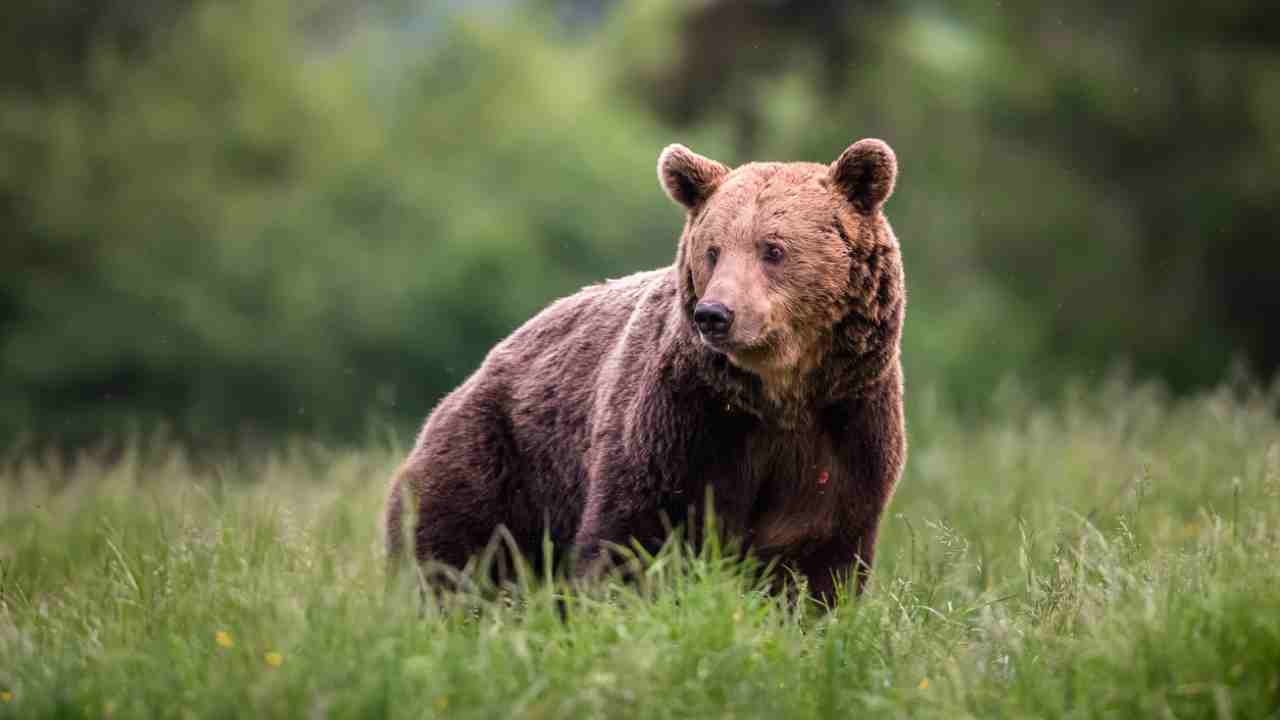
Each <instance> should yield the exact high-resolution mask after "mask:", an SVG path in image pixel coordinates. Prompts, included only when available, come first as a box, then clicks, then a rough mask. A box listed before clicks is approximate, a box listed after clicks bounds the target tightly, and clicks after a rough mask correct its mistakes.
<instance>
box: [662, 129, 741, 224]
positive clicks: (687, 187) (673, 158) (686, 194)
mask: <svg viewBox="0 0 1280 720" xmlns="http://www.w3.org/2000/svg"><path fill="white" fill-rule="evenodd" d="M728 174H729V168H727V167H725V166H724V165H721V164H720V163H718V162H716V161H715V160H712V159H711V158H705V157H702V156H701V155H699V154H698V153H696V152H694V151H692V150H690V149H689V148H687V147H685V146H683V145H668V146H667V147H666V148H665V149H664V150H663V151H662V154H661V155H659V156H658V181H659V182H661V183H662V189H663V190H666V191H667V195H668V196H670V198H671V199H672V200H675V201H676V202H678V203H680V204H681V205H683V206H685V207H687V208H689V209H690V210H692V209H693V208H695V207H697V206H698V205H699V204H701V203H702V201H703V200H706V199H707V197H708V196H710V195H711V192H712V191H713V190H715V189H716V186H717V185H719V184H720V180H721V179H723V178H724V176H725V175H728Z"/></svg>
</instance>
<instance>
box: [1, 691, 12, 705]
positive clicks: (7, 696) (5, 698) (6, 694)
mask: <svg viewBox="0 0 1280 720" xmlns="http://www.w3.org/2000/svg"><path fill="white" fill-rule="evenodd" d="M0 702H13V691H12V690H0Z"/></svg>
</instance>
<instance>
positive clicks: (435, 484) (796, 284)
mask: <svg viewBox="0 0 1280 720" xmlns="http://www.w3.org/2000/svg"><path fill="white" fill-rule="evenodd" d="M896 174H897V166H896V160H895V158H894V154H893V151H892V150H890V149H889V146H888V145H886V144H884V143H883V142H881V141H878V140H863V141H860V142H858V143H855V144H854V145H852V146H850V147H849V148H848V149H847V150H846V151H845V152H844V153H843V154H842V155H841V156H840V157H839V159H837V160H836V162H834V163H832V164H831V165H830V166H827V165H818V164H813V163H751V164H747V165H744V166H741V167H739V168H736V169H733V170H730V169H729V168H727V167H725V166H723V165H721V164H719V163H717V162H715V161H712V160H709V159H707V158H704V157H701V156H699V155H697V154H695V153H693V152H691V151H689V150H688V149H687V148H684V147H683V146H679V145H672V146H670V147H668V148H667V149H666V150H664V151H663V153H662V155H661V157H660V158H659V165H658V175H659V179H660V181H661V183H662V185H663V187H664V188H665V189H666V191H667V193H668V194H669V195H670V196H671V197H672V199H673V200H675V201H676V202H678V203H680V204H681V205H683V206H684V207H685V209H686V210H687V212H688V216H687V221H686V224H685V228H684V231H683V233H682V235H681V238H680V243H679V248H678V252H677V256H676V261H675V263H674V264H673V265H671V266H669V267H666V268H663V269H661V270H656V271H652V272H645V273H639V274H636V275H632V276H630V277H627V278H623V279H621V280H612V281H609V282H606V283H603V284H600V285H594V286H591V287H587V288H585V289H583V290H582V291H581V292H579V293H577V294H575V295H572V296H570V297H567V298H564V299H562V300H559V301H557V302H555V303H554V304H552V305H551V306H550V307H548V308H547V309H545V310H543V311H542V312H541V313H539V314H538V315H537V316H535V317H534V318H533V319H532V320H530V321H529V322H527V323H525V324H524V325H523V326H522V327H521V328H519V329H518V330H516V331H515V332H514V333H513V334H512V335H511V336H510V337H508V338H507V339H506V340H504V341H502V342H501V343H499V344H498V345H497V346H496V347H495V348H494V349H493V350H492V351H491V352H490V353H489V355H488V357H487V358H486V359H485V361H484V363H483V364H482V365H481V367H480V368H479V369H478V370H477V371H476V372H475V374H473V375H472V376H471V377H470V378H469V379H467V380H466V382H464V383H463V384H462V385H461V386H460V387H459V388H458V389H456V390H455V391H454V392H453V393H451V394H450V395H448V396H447V397H446V398H445V399H444V400H443V401H442V402H441V403H440V404H439V406H438V407H436V409H435V410H434V412H432V413H431V416H430V417H429V418H428V419H427V422H426V424H425V426H424V427H423V429H422V432H421V434H420V435H419V437H418V440H417V444H416V446H415V447H414V449H413V451H412V452H411V453H410V455H409V457H408V459H407V460H406V461H405V463H404V465H403V467H402V468H401V469H400V471H399V472H398V473H397V475H396V476H395V478H394V479H393V480H392V485H391V493H390V496H389V500H388V503H387V513H386V518H385V522H386V529H387V549H388V553H389V554H390V555H391V556H392V557H393V558H395V557H398V556H399V555H400V553H401V552H402V550H401V545H402V544H403V539H402V529H401V514H402V512H401V511H402V508H401V504H402V502H403V501H404V499H403V498H402V493H407V499H408V501H409V502H410V503H412V506H413V508H414V509H415V510H416V526H415V528H414V531H413V543H414V555H415V557H416V558H417V559H418V561H419V562H425V561H427V560H432V561H436V562H441V563H445V564H446V565H450V566H454V567H462V566H463V565H464V564H465V563H466V562H467V560H468V559H469V558H471V557H473V556H474V555H475V554H476V553H478V552H479V551H480V550H481V549H482V548H484V547H485V546H486V545H487V544H488V543H489V542H490V540H491V538H492V537H493V536H494V533H495V531H496V530H497V528H498V527H499V526H504V527H505V528H506V529H507V530H509V531H510V533H511V535H512V537H513V538H514V539H515V541H516V543H517V544H518V545H519V546H520V548H521V549H522V551H523V552H524V553H525V554H526V555H527V556H528V557H529V558H530V559H531V560H533V561H535V562H536V561H538V560H539V559H540V557H539V550H538V549H539V547H540V543H541V541H542V538H543V537H544V533H545V534H546V536H548V537H549V538H550V540H551V541H552V543H553V544H554V547H555V549H556V551H557V555H558V556H560V557H575V558H576V560H577V563H576V568H577V569H578V572H590V568H592V567H598V565H599V562H600V558H602V557H603V554H602V551H603V550H604V548H605V547H606V546H607V545H609V544H613V543H616V544H628V543H629V542H631V541H632V540H633V539H634V540H636V541H639V542H640V543H642V544H644V545H647V546H650V547H653V546H655V545H657V544H659V543H660V542H661V541H662V540H663V539H664V538H665V535H666V533H667V530H668V527H669V524H680V523H682V522H688V521H691V520H692V519H693V517H694V515H693V514H696V513H697V512H698V511H699V510H700V509H701V508H700V505H701V503H702V500H703V498H704V497H706V496H707V493H706V491H707V490H708V489H710V490H711V491H712V493H711V495H712V497H714V501H715V505H716V507H715V511H716V514H717V518H718V521H719V523H720V526H721V527H722V528H723V529H724V530H725V531H726V532H728V533H730V534H732V535H734V536H736V537H738V538H740V539H741V540H742V541H743V543H744V545H745V547H746V548H747V549H748V550H750V551H752V552H753V553H755V554H756V555H757V556H758V557H761V558H763V559H774V558H776V559H778V560H779V561H781V563H782V564H783V565H785V566H788V567H790V568H792V569H794V570H796V571H798V572H800V573H803V575H804V576H806V577H807V579H808V583H809V587H810V590H811V592H812V593H813V594H814V595H815V596H816V597H818V598H820V599H826V600H830V599H831V598H832V597H833V590H834V588H835V586H836V583H839V582H843V581H844V580H846V579H848V578H850V577H851V573H856V589H857V590H859V591H860V590H861V589H862V587H863V585H864V583H865V580H866V577H867V572H868V571H869V570H870V568H871V564H872V560H873V557H874V553H875V545H876V535H877V529H878V526H879V522H880V517H881V515H882V513H883V511H884V509H885V506H886V505H887V503H888V502H889V499H890V497H891V495H892V494H893V489H894V485H895V483H896V482H897V480H898V477H899V474H900V472H901V470H902V466H903V463H904V461H905V457H906V446H905V434H904V427H903V409H902V371H901V365H900V362H899V339H900V336H901V331H902V321H903V313H904V308H905V302H906V295H905V285H904V280H903V273H902V264H901V260H900V256H899V250H898V242H897V239H896V238H895V237H894V234H893V231H892V230H891V229H890V227H889V223H888V221H887V220H886V219H885V217H884V214H883V212H882V207H883V203H884V201H885V200H886V199H887V198H888V197H889V194H890V193H891V192H892V190H893V184H894V181H895V179H896ZM712 300H714V301H715V302H718V303H722V304H724V305H725V306H727V307H731V308H733V309H734V314H735V318H736V319H734V320H733V325H732V329H731V332H730V333H729V335H728V337H726V338H723V339H721V340H718V341H712V340H707V339H704V338H703V336H702V335H701V334H700V333H699V329H698V326H697V324H696V323H695V322H694V320H693V311H694V308H695V306H696V305H697V304H698V303H699V302H710V301H712Z"/></svg>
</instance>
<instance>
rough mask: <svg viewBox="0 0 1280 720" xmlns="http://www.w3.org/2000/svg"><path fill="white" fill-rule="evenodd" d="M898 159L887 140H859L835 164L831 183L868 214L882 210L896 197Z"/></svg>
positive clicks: (833, 164)
mask: <svg viewBox="0 0 1280 720" xmlns="http://www.w3.org/2000/svg"><path fill="white" fill-rule="evenodd" d="M897 177H898V158H897V157H896V156H895V155H894V154H893V148H891V147H889V144H888V143H886V142H885V141H883V140H875V139H867V140H859V141H858V142H856V143H854V144H852V145H850V146H849V147H848V148H846V149H845V151H844V152H842V153H840V157H839V158H838V159H837V160H836V161H835V162H833V163H831V182H832V184H834V185H835V186H836V188H838V189H839V190H840V192H841V193H842V194H843V195H844V196H845V197H847V198H849V202H851V203H853V205H854V207H856V208H858V210H859V211H860V212H862V213H864V214H870V213H873V212H875V211H876V210H879V209H880V206H881V205H883V204H884V201H885V200H888V199H889V195H890V194H892V193H893V182H894V180H896V179H897Z"/></svg>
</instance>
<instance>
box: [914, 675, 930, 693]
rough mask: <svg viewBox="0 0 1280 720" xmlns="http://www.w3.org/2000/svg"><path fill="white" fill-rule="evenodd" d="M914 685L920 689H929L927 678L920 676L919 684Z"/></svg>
mask: <svg viewBox="0 0 1280 720" xmlns="http://www.w3.org/2000/svg"><path fill="white" fill-rule="evenodd" d="M916 687H918V688H920V689H921V690H928V689H929V678H920V684H919V685H917V686H916Z"/></svg>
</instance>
